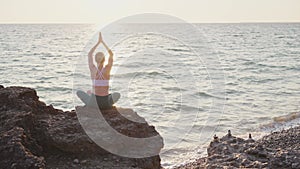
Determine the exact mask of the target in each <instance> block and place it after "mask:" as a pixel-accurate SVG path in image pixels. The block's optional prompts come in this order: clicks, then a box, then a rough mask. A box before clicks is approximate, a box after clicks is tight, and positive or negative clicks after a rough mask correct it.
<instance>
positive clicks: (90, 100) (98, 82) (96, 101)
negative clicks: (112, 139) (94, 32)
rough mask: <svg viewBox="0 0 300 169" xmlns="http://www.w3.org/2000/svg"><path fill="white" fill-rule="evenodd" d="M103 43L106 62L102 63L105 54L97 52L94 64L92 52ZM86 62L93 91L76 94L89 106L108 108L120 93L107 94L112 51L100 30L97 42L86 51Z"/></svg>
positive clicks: (117, 98)
mask: <svg viewBox="0 0 300 169" xmlns="http://www.w3.org/2000/svg"><path fill="white" fill-rule="evenodd" d="M101 43H102V44H103V46H104V47H105V49H106V50H107V51H108V53H109V58H108V64H107V65H104V62H105V55H104V53H102V52H98V53H96V55H95V61H96V63H97V66H95V65H94V62H93V60H94V58H93V56H94V52H95V50H96V49H97V47H98V46H99V45H100V44H101ZM88 64H89V68H90V73H91V79H92V87H93V92H92V93H91V95H89V94H87V93H85V92H83V91H78V92H77V96H78V97H79V98H80V99H81V100H82V102H83V103H85V104H86V105H87V106H90V107H99V108H100V109H110V108H112V105H113V104H114V103H116V102H117V101H118V100H119V98H120V93H112V94H109V79H110V71H111V68H112V66H113V53H112V51H111V50H110V49H109V47H108V46H107V45H106V43H105V42H104V41H103V39H102V35H101V32H100V33H99V38H98V42H97V43H96V45H95V46H94V47H93V48H92V49H91V50H90V52H89V53H88Z"/></svg>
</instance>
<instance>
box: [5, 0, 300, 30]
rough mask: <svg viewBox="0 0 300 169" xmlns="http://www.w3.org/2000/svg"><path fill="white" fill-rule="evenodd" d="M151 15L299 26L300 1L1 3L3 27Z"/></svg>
mask: <svg viewBox="0 0 300 169" xmlns="http://www.w3.org/2000/svg"><path fill="white" fill-rule="evenodd" d="M149 12H154V13H164V14H169V15H173V16H176V17H179V18H182V19H184V20H186V21H188V22H300V0H0V23H97V24H103V23H107V22H111V21H114V20H117V19H120V18H122V17H124V16H129V15H133V14H138V13H149Z"/></svg>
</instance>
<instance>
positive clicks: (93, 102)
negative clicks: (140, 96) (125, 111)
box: [76, 90, 121, 109]
mask: <svg viewBox="0 0 300 169" xmlns="http://www.w3.org/2000/svg"><path fill="white" fill-rule="evenodd" d="M76 94H77V96H78V97H79V98H80V100H81V101H82V102H83V103H84V104H85V105H86V106H89V107H94V108H97V107H99V108H100V109H111V108H112V105H113V104H114V103H116V102H117V101H118V100H119V98H120V96H121V95H120V93H112V94H109V95H107V96H97V95H95V94H90V95H89V94H87V93H86V92H84V91H81V90H79V91H77V93H76Z"/></svg>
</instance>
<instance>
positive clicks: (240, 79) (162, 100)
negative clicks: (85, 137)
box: [0, 23, 300, 168]
mask: <svg viewBox="0 0 300 169" xmlns="http://www.w3.org/2000/svg"><path fill="white" fill-rule="evenodd" d="M194 26H195V27H194V28H193V30H194V29H197V30H199V31H193V30H190V25H189V26H186V25H183V24H124V25H121V27H117V28H116V27H114V28H115V29H113V30H109V31H108V30H103V36H104V39H107V41H108V43H109V44H110V45H111V46H112V49H113V51H114V53H115V64H114V68H113V70H112V81H111V89H110V90H111V92H115V91H117V92H120V93H121V95H122V98H121V99H120V101H119V102H118V103H117V104H116V105H117V106H120V107H129V108H133V109H134V110H135V111H137V112H138V114H140V115H141V116H143V117H145V119H146V120H147V121H148V122H149V123H150V124H152V125H154V126H155V127H156V129H157V130H158V131H159V132H160V133H161V135H162V136H163V138H164V142H165V148H164V149H163V151H162V153H161V158H162V163H163V166H165V167H167V168H168V167H172V166H173V165H179V164H181V163H184V162H187V161H189V160H191V159H193V158H195V157H199V156H203V155H205V154H206V149H205V148H206V146H207V145H208V143H209V141H210V140H211V138H212V136H213V134H217V135H218V136H222V135H225V134H226V131H227V130H232V133H233V134H234V135H239V136H243V137H246V135H247V134H248V133H249V132H251V133H253V134H252V135H253V137H254V138H259V137H260V136H261V135H263V134H265V133H267V132H269V131H272V130H273V131H274V130H278V129H280V125H268V124H274V120H273V118H274V117H278V116H282V115H287V114H289V113H292V112H297V111H299V109H300V24H299V23H248V24H246V23H245V24H194ZM149 30H151V31H149ZM96 31H97V27H96V26H95V25H85V24H76V25H75V24H60V25H58V24H41V25H39V24H22V25H19V24H15V25H0V53H1V55H0V57H1V58H0V63H1V67H0V72H1V74H0V84H2V85H4V86H27V87H32V88H35V89H36V90H37V92H38V95H39V96H40V100H42V101H44V102H46V103H47V104H52V105H53V106H54V107H56V108H60V109H63V110H71V109H74V106H75V105H80V104H82V103H80V101H79V100H78V99H77V98H76V97H75V96H74V91H76V90H85V91H87V90H90V87H91V86H90V79H89V73H88V69H87V58H86V57H87V56H86V53H87V50H88V49H89V48H90V47H91V45H92V44H93V43H94V41H93V40H94V39H95V36H94V33H95V32H96ZM136 32H144V33H136ZM168 33H169V34H168ZM108 34H109V36H108ZM171 35H172V36H171ZM99 50H103V48H99ZM295 120H296V121H293V123H288V122H286V123H285V125H296V124H298V123H299V120H297V119H295ZM266 126H268V127H266Z"/></svg>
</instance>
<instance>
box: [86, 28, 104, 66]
mask: <svg viewBox="0 0 300 169" xmlns="http://www.w3.org/2000/svg"><path fill="white" fill-rule="evenodd" d="M101 42H102V36H101V32H100V33H99V38H98V42H97V43H96V44H95V46H94V47H92V49H91V50H90V51H89V53H88V62H89V67H90V69H92V68H93V67H94V63H93V55H94V52H95V50H96V49H97V47H98V46H99V45H100V43H101Z"/></svg>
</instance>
